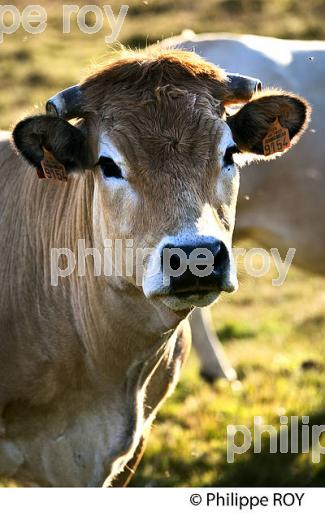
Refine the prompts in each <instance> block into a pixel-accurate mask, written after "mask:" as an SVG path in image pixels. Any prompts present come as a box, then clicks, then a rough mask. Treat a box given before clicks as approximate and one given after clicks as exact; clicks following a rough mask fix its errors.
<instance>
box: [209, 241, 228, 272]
mask: <svg viewBox="0 0 325 520" xmlns="http://www.w3.org/2000/svg"><path fill="white" fill-rule="evenodd" d="M228 261H229V255H228V251H227V248H226V246H225V244H224V243H223V242H220V244H219V249H218V251H217V252H216V253H215V254H214V262H213V270H214V271H220V270H222V269H224V267H225V266H226V265H227V264H228Z"/></svg>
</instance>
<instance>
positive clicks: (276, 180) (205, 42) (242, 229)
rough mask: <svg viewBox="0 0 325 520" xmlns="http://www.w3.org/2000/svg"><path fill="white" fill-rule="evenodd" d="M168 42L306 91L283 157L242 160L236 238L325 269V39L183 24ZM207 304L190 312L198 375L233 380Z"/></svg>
mask: <svg viewBox="0 0 325 520" xmlns="http://www.w3.org/2000/svg"><path fill="white" fill-rule="evenodd" d="M161 45H162V46H163V47H164V48H165V47H177V48H181V49H190V50H192V49H193V50H195V51H196V52H197V53H198V54H199V55H201V56H202V57H204V58H205V59H207V60H208V61H210V62H212V63H214V64H218V65H220V66H221V67H223V68H225V69H226V70H233V68H234V65H236V70H238V72H239V73H243V72H245V73H246V74H249V75H251V76H253V77H258V78H260V79H261V80H262V82H263V83H264V84H265V85H272V86H276V87H282V88H284V89H286V90H291V91H295V92H297V93H298V94H300V95H302V96H304V97H306V98H307V99H308V100H309V102H310V103H311V105H312V106H313V109H314V110H313V118H312V122H311V126H310V130H309V131H307V133H306V135H305V137H304V139H302V141H301V142H300V143H299V145H298V146H297V147H295V148H294V150H292V151H291V152H290V153H289V154H288V156H287V157H286V158H285V159H280V160H279V161H276V162H274V161H270V162H265V163H263V164H259V165H258V168H257V165H256V164H255V165H254V164H251V165H249V166H247V168H246V169H245V170H244V172H243V173H242V176H241V187H240V193H239V198H238V204H237V219H236V228H235V240H236V239H237V240H238V239H241V238H250V239H253V240H254V241H255V242H257V243H258V244H259V245H261V246H262V247H265V248H271V247H276V248H278V249H279V252H280V254H281V255H284V256H285V254H286V251H287V250H288V248H289V247H293V248H295V249H296V254H295V257H294V263H295V264H296V265H298V266H300V267H302V268H304V269H306V270H308V271H311V272H314V273H318V274H325V171H324V170H325V168H324V162H325V153H324V143H325V103H324V92H325V42H321V41H296V40H280V39H276V38H268V37H261V36H252V35H243V36H233V35H229V34H203V35H195V34H194V33H192V32H191V31H186V32H185V33H183V35H182V36H179V37H174V38H169V39H167V40H164V41H163V42H162V44H161ZM210 321H211V316H210V310H209V308H206V309H204V310H203V311H201V310H197V311H195V313H194V315H193V318H192V334H193V338H194V346H195V348H196V351H197V353H198V355H199V358H200V362H201V374H202V375H203V376H204V377H205V378H206V379H208V380H209V381H213V380H214V379H217V378H219V377H227V378H228V379H233V378H234V377H235V374H236V373H235V371H234V369H232V368H231V365H230V363H229V361H228V360H227V358H226V356H225V354H224V352H223V349H222V346H221V344H220V342H219V341H218V340H217V338H216V337H215V334H214V333H213V332H211V330H210V329H211V326H210Z"/></svg>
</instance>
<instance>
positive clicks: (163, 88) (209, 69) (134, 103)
mask: <svg viewBox="0 0 325 520" xmlns="http://www.w3.org/2000/svg"><path fill="white" fill-rule="evenodd" d="M81 88H82V90H83V93H84V98H85V107H84V108H85V111H86V113H88V114H89V115H90V116H91V115H93V116H94V119H95V120H96V121H98V120H99V121H102V122H104V127H105V129H106V130H109V131H110V136H111V137H112V138H113V140H114V141H115V142H116V144H118V146H119V147H120V149H121V151H122V153H124V154H125V155H126V156H127V158H128V160H129V161H130V162H132V170H133V171H134V172H135V169H138V168H137V166H138V167H139V168H140V169H141V170H142V171H143V172H145V171H150V172H151V173H152V172H153V171H155V170H156V171H157V172H158V171H160V170H161V168H162V167H163V166H164V167H166V168H168V166H169V164H168V163H169V161H175V160H177V158H179V159H181V160H182V169H183V170H184V171H186V169H187V168H188V167H190V166H191V167H192V168H193V166H194V164H195V163H196V165H197V167H199V168H202V167H205V166H206V163H207V161H208V160H209V158H210V157H211V150H212V149H213V148H214V149H216V140H217V139H218V138H219V137H220V132H219V131H218V121H219V120H220V117H221V116H222V112H223V104H222V103H223V102H224V101H227V99H228V98H229V97H230V92H229V90H228V80H227V78H226V74H225V73H224V71H223V70H222V69H219V68H218V67H215V66H213V65H211V64H209V63H207V62H206V61H204V60H202V59H201V58H200V57H199V56H197V55H196V54H195V53H192V52H184V51H178V50H173V51H164V52H159V51H150V52H149V51H146V52H144V53H134V52H127V53H124V55H123V56H122V57H119V58H118V59H115V60H114V61H112V62H111V63H110V64H109V65H107V66H106V67H105V68H103V69H100V70H99V71H97V72H95V73H94V74H92V75H91V76H90V77H88V78H86V80H85V81H84V82H83V83H82V86H81ZM170 171H171V169H170ZM180 174H181V171H180V170H179V169H178V172H177V175H178V176H179V175H180Z"/></svg>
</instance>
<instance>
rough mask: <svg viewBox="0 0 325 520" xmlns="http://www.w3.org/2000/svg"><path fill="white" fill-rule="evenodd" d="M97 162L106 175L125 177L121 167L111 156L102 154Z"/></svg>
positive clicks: (118, 177)
mask: <svg viewBox="0 0 325 520" xmlns="http://www.w3.org/2000/svg"><path fill="white" fill-rule="evenodd" d="M97 164H98V165H99V167H100V168H101V170H102V172H103V175H104V176H105V177H114V178H115V179H123V175H122V170H121V168H120V167H119V166H118V165H117V164H116V163H115V162H114V161H113V159H112V158H111V157H106V156H104V155H101V156H100V158H99V161H98V163H97Z"/></svg>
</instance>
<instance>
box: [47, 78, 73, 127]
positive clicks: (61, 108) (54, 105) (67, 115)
mask: <svg viewBox="0 0 325 520" xmlns="http://www.w3.org/2000/svg"><path fill="white" fill-rule="evenodd" d="M46 113H47V114H52V115H54V116H59V117H63V118H64V119H73V118H74V117H81V116H82V92H81V90H80V86H79V85H74V86H73V87H69V88H66V89H65V90H62V91H61V92H58V93H57V94H55V96H53V97H51V98H50V99H49V100H48V102H47V103H46Z"/></svg>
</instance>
